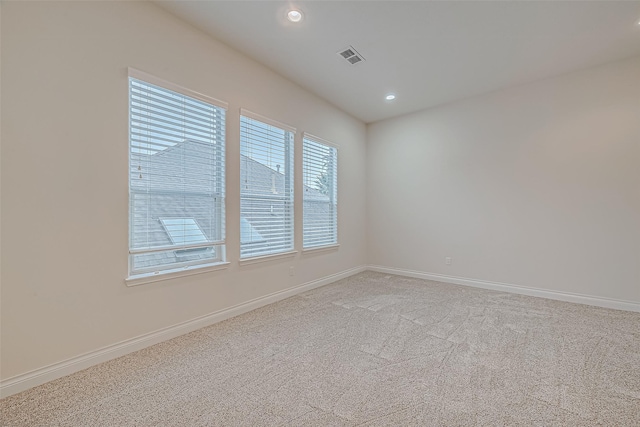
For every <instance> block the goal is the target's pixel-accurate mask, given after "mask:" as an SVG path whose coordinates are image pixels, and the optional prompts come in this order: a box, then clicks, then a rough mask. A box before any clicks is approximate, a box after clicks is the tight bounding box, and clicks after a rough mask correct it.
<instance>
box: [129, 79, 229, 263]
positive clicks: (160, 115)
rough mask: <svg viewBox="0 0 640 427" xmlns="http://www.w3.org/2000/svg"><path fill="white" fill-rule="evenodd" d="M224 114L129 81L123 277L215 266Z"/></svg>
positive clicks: (220, 227) (219, 248)
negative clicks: (126, 262)
mask: <svg viewBox="0 0 640 427" xmlns="http://www.w3.org/2000/svg"><path fill="white" fill-rule="evenodd" d="M225 113H226V110H225V109H224V108H221V107H218V106H215V105H213V104H209V103H207V102H204V101H203V100H200V99H195V98H193V97H189V96H186V95H184V94H181V93H179V92H176V91H173V90H169V89H166V88H163V87H160V86H157V85H154V84H150V83H147V82H144V81H142V80H139V79H136V78H132V77H130V78H129V147H130V158H129V165H130V172H129V209H130V220H129V252H130V263H129V264H130V274H131V275H133V274H139V273H148V272H161V271H164V270H172V269H175V268H184V267H190V266H195V265H199V264H210V263H212V262H216V261H222V260H223V257H224V190H225V186H224V178H225V167H224V166H225V165H224V159H225V157H224V142H225Z"/></svg>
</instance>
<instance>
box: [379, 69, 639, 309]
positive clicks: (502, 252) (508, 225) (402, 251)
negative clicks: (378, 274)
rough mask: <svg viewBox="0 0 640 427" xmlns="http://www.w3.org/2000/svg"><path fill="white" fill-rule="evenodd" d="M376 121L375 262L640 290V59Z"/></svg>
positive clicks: (601, 289) (612, 294)
mask: <svg viewBox="0 0 640 427" xmlns="http://www.w3.org/2000/svg"><path fill="white" fill-rule="evenodd" d="M367 131H368V135H367V176H368V178H367V184H368V193H367V206H368V208H367V212H368V232H369V233H368V235H369V240H368V262H369V264H374V265H381V266H387V267H395V268H399V269H408V270H415V271H421V272H428V273H435V274H443V275H448V276H458V277H466V278H471V279H476V280H484V281H491V282H503V283H507V284H513V285H519V286H527V287H533V288H540V289H546V290H553V291H560V292H570V293H577V294H585V295H592V296H598V297H605V298H613V299H619V300H624V301H629V302H640V57H638V58H634V59H629V60H626V61H621V62H616V63H611V64H608V65H605V66H601V67H598V68H594V69H590V70H585V71H581V72H576V73H572V74H567V75H564V76H561V77H557V78H552V79H547V80H544V81H540V82H536V83H532V84H528V85H524V86H520V87H516V88H511V89H508V90H502V91H499V92H494V93H491V94H487V95H484V96H480V97H476V98H473V99H468V100H464V101H460V102H456V103H452V104H449V105H445V106H441V107H439V108H433V109H429V110H426V111H423V112H419V113H416V114H412V115H409V116H404V117H400V118H396V119H391V120H387V121H382V122H378V123H375V124H372V125H369V127H368V129H367ZM447 256H449V257H452V258H453V262H452V264H451V265H450V266H449V265H446V264H445V257H447Z"/></svg>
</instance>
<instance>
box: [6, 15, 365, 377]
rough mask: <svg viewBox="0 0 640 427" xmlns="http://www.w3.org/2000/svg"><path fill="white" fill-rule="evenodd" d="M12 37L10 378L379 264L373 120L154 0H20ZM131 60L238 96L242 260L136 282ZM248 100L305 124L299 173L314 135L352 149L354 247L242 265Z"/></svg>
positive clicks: (231, 226) (230, 115) (234, 249)
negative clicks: (370, 238) (369, 193)
mask: <svg viewBox="0 0 640 427" xmlns="http://www.w3.org/2000/svg"><path fill="white" fill-rule="evenodd" d="M1 31H2V34H1V35H2V87H1V89H2V101H1V102H2V105H1V107H2V110H1V111H2V130H1V132H2V133H1V137H2V165H1V166H2V181H1V182H2V216H1V218H2V272H1V274H2V276H1V280H2V283H1V286H2V288H1V291H2V307H1V308H2V317H1V328H2V340H1V347H2V348H1V363H2V365H1V379H2V380H7V379H11V378H15V377H16V376H20V375H23V374H28V373H30V372H33V370H37V369H40V368H43V367H47V366H48V365H50V364H56V363H59V362H62V361H65V360H67V359H70V358H77V356H80V355H83V354H86V353H90V354H93V355H95V353H92V352H95V351H96V350H99V349H104V348H105V347H108V346H113V345H114V344H116V343H122V342H127V341H126V340H129V339H132V338H135V337H139V336H144V335H145V334H149V333H152V332H154V331H158V330H161V329H162V328H169V327H172V326H175V325H179V324H181V323H182V322H187V321H190V320H192V319H196V318H199V317H200V316H206V315H208V314H210V313H214V312H217V311H219V310H223V309H227V308H230V307H234V306H237V305H238V304H243V303H246V302H250V301H253V300H255V299H256V298H260V297H264V296H266V295H270V294H273V293H275V292H278V291H282V290H285V289H289V288H292V287H295V286H297V285H301V284H305V283H309V282H311V281H314V280H318V279H322V278H326V277H328V276H331V275H334V274H338V273H341V272H345V271H353V270H352V269H356V268H360V267H362V266H364V265H365V254H366V246H365V245H366V235H365V224H364V221H363V218H364V216H365V157H366V156H365V134H366V131H365V125H364V124H363V123H362V122H360V121H359V120H356V119H354V118H352V117H351V116H349V115H347V114H345V113H343V112H341V111H340V110H338V109H337V108H335V107H333V106H332V105H330V104H328V103H327V102H325V101H323V100H321V99H320V98H318V97H316V96H314V95H312V94H310V93H309V92H307V91H306V90H304V89H302V88H301V87H299V86H297V85H295V84H293V83H291V82H290V81H288V80H286V79H285V78H283V77H281V76H279V75H277V74H275V73H273V72H272V71H270V70H269V69H267V68H265V67H264V66H262V65H259V64H258V63H256V62H254V61H252V60H250V59H248V58H247V57H245V56H243V55H241V54H239V53H237V52H236V51H234V50H232V49H230V48H229V47H227V46H226V45H224V44H222V43H220V42H218V41H216V40H214V39H212V38H211V37H210V36H207V35H205V34H204V33H202V32H200V31H199V30H197V29H195V28H193V27H191V26H189V25H188V24H186V23H184V22H182V21H180V20H178V19H177V18H175V17H173V16H172V15H170V14H169V13H167V12H165V11H164V10H162V9H161V8H159V7H157V6H156V5H154V4H152V3H147V2H41V3H34V2H8V3H3V4H2V25H1ZM127 67H133V68H136V69H139V70H141V71H144V72H146V73H149V74H152V75H155V76H156V77H159V78H162V79H164V80H167V81H170V82H172V83H174V84H177V85H181V86H184V87H186V88H189V89H191V90H194V91H197V92H200V93H203V94H205V95H208V96H211V97H214V98H217V99H220V100H223V101H226V102H228V103H229V110H228V112H227V147H226V148H227V149H226V151H227V171H228V172H227V205H226V208H227V242H228V243H227V259H228V261H230V265H229V266H228V268H227V269H224V270H220V271H215V272H210V273H205V274H198V275H193V276H187V277H182V278H177V279H171V280H166V281H160V282H155V283H150V284H145V285H140V286H135V287H127V286H126V285H125V281H124V280H125V277H126V276H127V257H128V255H127V254H128V155H129V152H128V133H127V132H128V81H127ZM240 108H246V109H248V110H250V111H253V112H256V113H258V114H261V115H264V116H267V117H269V118H272V119H273V120H277V121H280V122H283V123H286V124H289V125H291V126H294V127H296V128H297V130H298V136H297V139H296V147H295V148H296V158H295V161H296V168H297V169H296V174H297V178H298V180H297V182H301V181H302V179H301V178H302V170H301V162H302V153H301V147H302V146H301V139H300V135H301V132H303V131H306V132H309V133H311V134H314V135H318V136H321V137H322V138H325V139H327V140H329V141H333V142H335V143H337V144H339V145H340V153H339V156H340V161H339V167H340V170H339V186H340V190H339V197H340V205H339V209H340V215H339V239H340V248H339V250H333V251H326V252H321V253H315V254H302V253H298V254H297V255H296V256H295V257H294V258H290V259H280V260H275V261H270V262H264V263H259V264H251V265H242V266H240V265H239V263H238V262H237V261H238V257H239V240H240V238H239V232H240V217H239V209H240V199H239V185H240V150H239V120H240V118H239V117H240V113H239V111H240ZM295 209H296V232H297V233H296V246H297V248H298V249H301V248H302V235H301V226H302V216H301V213H302V189H301V188H300V187H299V186H298V187H297V188H296V204H295ZM290 267H295V275H294V276H290V275H289V269H290ZM145 342H146V343H148V342H150V341H145ZM131 348H132V347H131ZM108 355H111V356H113V355H117V351H116V352H111V353H109V354H107V356H108ZM107 356H105V357H107ZM98 359H99V358H97V359H93V361H95V360H98ZM74 360H76V361H77V359H74ZM83 360H84V359H83ZM87 363H89V364H90V363H92V362H91V360H89V361H87ZM81 366H86V364H85V365H82V363H80V364H77V365H76V367H81ZM59 372H60V373H65V372H66V371H64V369H62V370H60V371H59ZM37 373H38V371H36V374H37ZM45 374H46V373H45ZM42 378H45V379H46V378H51V377H46V375H45V376H43V377H42ZM36 380H37V379H36ZM36 382H37V381H36ZM30 384H35V383H30Z"/></svg>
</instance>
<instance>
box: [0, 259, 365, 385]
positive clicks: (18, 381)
mask: <svg viewBox="0 0 640 427" xmlns="http://www.w3.org/2000/svg"><path fill="white" fill-rule="evenodd" d="M365 270H366V267H365V266H360V267H356V268H352V269H350V270H345V271H342V272H340V273H336V274H332V275H330V276H327V277H323V278H322V279H318V280H313V281H311V282H307V283H303V284H301V285H298V286H294V287H292V288H288V289H284V290H282V291H278V292H274V293H272V294H269V295H265V296H262V297H259V298H256V299H253V300H250V301H247V302H244V303H242V304H238V305H235V306H233V307H229V308H226V309H223V310H219V311H215V312H213V313H210V314H207V315H204V316H201V317H197V318H195V319H192V320H188V321H186V322H182V323H179V324H177V325H173V326H169V327H167V328H163V329H159V330H157V331H155V332H150V333H148V334H144V335H140V336H138V337H135V338H131V339H128V340H125V341H121V342H119V343H117V344H112V345H109V346H106V347H103V348H101V349H98V350H95V351H91V352H89V353H85V354H82V355H80V356H76V357H72V358H70V359H67V360H64V361H62V362H58V363H54V364H51V365H48V366H45V367H43V368H39V369H35V370H33V371H30V372H26V373H24V374H20V375H17V376H15V377H11V378H7V379H6V380H3V381H0V398H1V397H7V396H10V395H12V394H16V393H19V392H21V391H24V390H27V389H29V388H31V387H35V386H37V385H40V384H44V383H46V382H49V381H53V380H55V379H58V378H61V377H64V376H65V375H69V374H73V373H74V372H78V371H81V370H83V369H86V368H89V367H91V366H94V365H97V364H99V363H103V362H106V361H108V360H111V359H115V358H117V357H120V356H124V355H126V354H129V353H133V352H134V351H138V350H141V349H143V348H145V347H149V346H151V345H154V344H158V343H160V342H162V341H166V340H169V339H171V338H175V337H177V336H180V335H183V334H186V333H189V332H192V331H195V330H197V329H200V328H203V327H205V326H209V325H213V324H214V323H218V322H221V321H223V320H226V319H230V318H232V317H235V316H238V315H240V314H243V313H246V312H248V311H251V310H255V309H256V308H260V307H263V306H265V305H268V304H272V303H274V302H277V301H280V300H283V299H285V298H289V297H291V296H294V295H296V294H299V293H302V292H305V291H308V290H311V289H315V288H318V287H320V286H324V285H328V284H329V283H333V282H335V281H338V280H340V279H344V278H346V277H349V276H353V275H354V274H358V273H361V272H363V271H365Z"/></svg>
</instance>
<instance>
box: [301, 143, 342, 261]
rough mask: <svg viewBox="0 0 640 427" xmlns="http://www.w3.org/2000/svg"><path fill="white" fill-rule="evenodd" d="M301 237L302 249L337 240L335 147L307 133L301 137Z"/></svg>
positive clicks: (336, 152)
mask: <svg viewBox="0 0 640 427" xmlns="http://www.w3.org/2000/svg"><path fill="white" fill-rule="evenodd" d="M302 179H303V183H304V189H303V199H302V211H303V212H302V240H303V247H304V248H306V249H309V248H316V247H321V246H329V245H335V244H337V243H338V149H337V148H336V147H334V146H333V145H330V144H329V143H325V142H321V140H320V139H319V138H315V137H312V136H310V135H306V134H305V136H304V138H303V140H302Z"/></svg>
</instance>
